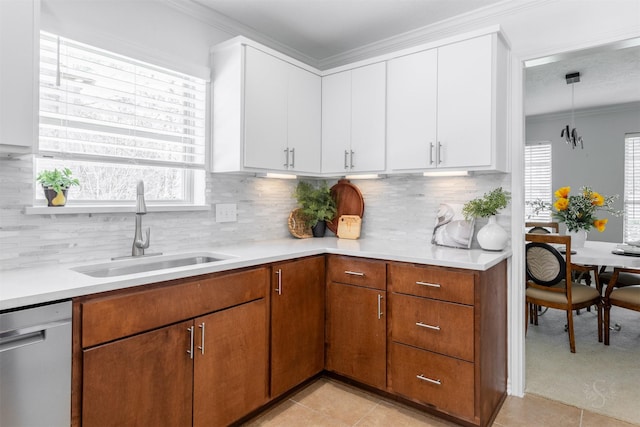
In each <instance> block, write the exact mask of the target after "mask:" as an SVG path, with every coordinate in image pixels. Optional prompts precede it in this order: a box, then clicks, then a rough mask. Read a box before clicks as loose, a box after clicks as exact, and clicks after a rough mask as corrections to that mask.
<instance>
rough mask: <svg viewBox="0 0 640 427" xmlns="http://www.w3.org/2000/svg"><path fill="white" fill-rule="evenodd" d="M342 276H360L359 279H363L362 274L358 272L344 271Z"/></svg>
mask: <svg viewBox="0 0 640 427" xmlns="http://www.w3.org/2000/svg"><path fill="white" fill-rule="evenodd" d="M344 274H349V275H351V276H360V277H364V273H360V272H358V271H349V270H345V271H344Z"/></svg>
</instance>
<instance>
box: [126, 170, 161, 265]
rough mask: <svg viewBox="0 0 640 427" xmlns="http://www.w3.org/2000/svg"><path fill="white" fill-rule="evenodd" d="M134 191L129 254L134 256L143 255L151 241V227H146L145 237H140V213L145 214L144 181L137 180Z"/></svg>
mask: <svg viewBox="0 0 640 427" xmlns="http://www.w3.org/2000/svg"><path fill="white" fill-rule="evenodd" d="M136 193H137V196H136V231H135V234H134V236H133V246H132V247H131V256H134V257H135V256H144V250H145V249H147V248H148V247H149V243H150V242H151V237H150V236H151V228H147V231H146V235H147V237H146V238H145V239H143V238H142V215H146V214H147V204H146V203H145V201H144V182H143V181H142V180H140V181H138V187H137V191H136ZM149 255H151V254H149ZM153 255H160V254H153Z"/></svg>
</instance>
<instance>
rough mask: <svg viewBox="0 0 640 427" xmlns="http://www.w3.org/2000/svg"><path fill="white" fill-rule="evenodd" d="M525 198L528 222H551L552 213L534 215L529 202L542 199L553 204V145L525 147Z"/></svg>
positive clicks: (544, 212) (547, 143)
mask: <svg viewBox="0 0 640 427" xmlns="http://www.w3.org/2000/svg"><path fill="white" fill-rule="evenodd" d="M524 197H525V210H524V212H525V219H526V220H527V221H551V212H550V211H541V212H538V213H537V214H534V212H533V209H532V207H531V206H530V205H529V204H528V202H532V201H534V200H537V199H540V200H542V201H543V202H547V203H551V201H552V189H551V143H549V142H544V143H539V144H531V145H525V147H524Z"/></svg>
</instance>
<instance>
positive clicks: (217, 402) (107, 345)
mask: <svg viewBox="0 0 640 427" xmlns="http://www.w3.org/2000/svg"><path fill="white" fill-rule="evenodd" d="M268 271H269V270H268V269H267V268H259V269H253V270H248V271H244V272H238V273H227V274H221V275H213V277H204V278H202V279H201V280H198V279H196V280H193V279H191V280H189V281H185V282H182V283H175V284H172V283H169V284H165V285H163V286H159V287H155V288H154V287H152V289H145V290H141V291H123V292H115V293H113V294H108V295H105V296H95V297H86V298H80V299H78V300H77V301H75V305H74V316H75V319H74V320H76V319H77V325H76V331H78V332H80V333H79V334H76V335H80V336H79V337H75V338H74V373H76V375H75V379H74V395H75V396H76V398H75V399H74V400H73V404H72V406H73V408H72V409H73V410H72V413H73V424H74V425H77V426H80V425H82V426H85V427H91V426H100V427H103V426H125V425H126V426H145V427H146V426H190V425H193V426H222V425H228V424H229V423H231V422H233V421H236V420H237V419H239V418H241V417H242V416H244V415H246V414H247V413H249V412H251V411H252V410H255V409H256V408H259V407H260V406H262V405H263V404H264V403H266V402H267V400H268V389H267V385H268V363H267V361H268V348H269V341H268V339H269V337H268V335H269V334H268V314H269V310H268V301H267V296H268V293H267V290H268V279H269V275H268ZM198 313H202V315H199V316H195V315H196V314H198ZM78 374H80V375H78ZM77 396H81V397H80V398H79V397H77Z"/></svg>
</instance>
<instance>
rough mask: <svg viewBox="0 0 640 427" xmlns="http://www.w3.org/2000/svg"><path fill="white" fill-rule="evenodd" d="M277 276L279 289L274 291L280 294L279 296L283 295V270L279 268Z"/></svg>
mask: <svg viewBox="0 0 640 427" xmlns="http://www.w3.org/2000/svg"><path fill="white" fill-rule="evenodd" d="M276 276H278V287H277V288H275V289H274V291H276V292H277V293H278V295H282V269H281V268H279V269H278V270H277V271H276Z"/></svg>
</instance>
